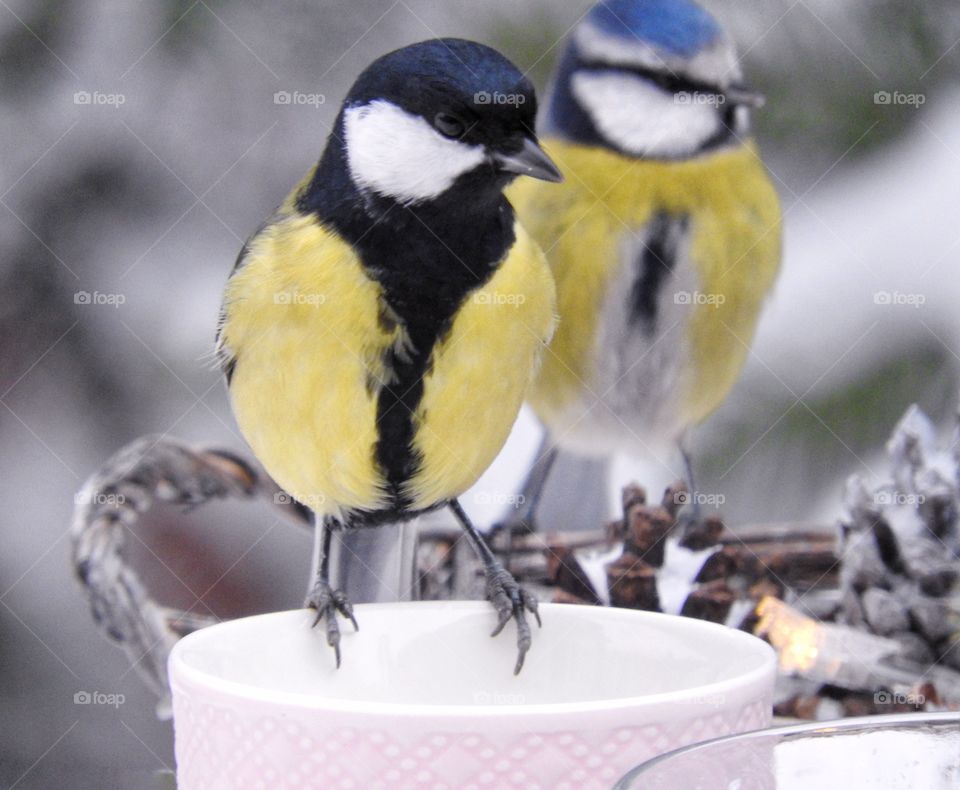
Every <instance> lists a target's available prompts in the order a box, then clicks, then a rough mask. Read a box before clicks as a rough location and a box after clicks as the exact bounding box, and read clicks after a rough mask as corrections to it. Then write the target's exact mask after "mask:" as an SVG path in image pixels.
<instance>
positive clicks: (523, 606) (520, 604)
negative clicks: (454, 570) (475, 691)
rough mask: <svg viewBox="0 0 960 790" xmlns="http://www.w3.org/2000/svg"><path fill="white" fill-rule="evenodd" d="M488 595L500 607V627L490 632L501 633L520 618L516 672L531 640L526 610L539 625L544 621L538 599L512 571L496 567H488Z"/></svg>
mask: <svg viewBox="0 0 960 790" xmlns="http://www.w3.org/2000/svg"><path fill="white" fill-rule="evenodd" d="M487 599H488V600H489V601H490V603H492V604H493V608H494V609H496V610H497V627H496V628H494V629H493V633H492V634H490V636H496V635H497V634H499V633H500V632H501V631H502V630H503V629H504V626H506V624H507V623H508V622H510V620H516V621H517V665H516V666H515V667H514V670H513V674H514V675H517V674H519V673H520V670H521V669H523V660H524V658H526V655H527V651H528V650H529V649H530V644H531V642H532V637H531V634H530V623H528V622H527V614H526V613H527V612H530V613H531V614H533V616H534V617H535V618H536V619H537V626H540V625H541V623H540V613H539V611H538V610H537V599H536V598H535V597H534V596H533V595H531V594H530V593H529V592H527V591H526V590H524V589H523V588H522V587H521V586H520V585H519V584H518V583H517V580H516V579H514V578H513V576H511V575H510V573H509V572H507V571H506V570H504V569H503V568H496V567H494V568H490V569H488V570H487Z"/></svg>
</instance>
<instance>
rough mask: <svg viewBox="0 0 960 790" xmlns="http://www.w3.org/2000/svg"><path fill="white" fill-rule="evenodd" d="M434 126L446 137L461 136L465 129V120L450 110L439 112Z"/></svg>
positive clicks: (434, 120)
mask: <svg viewBox="0 0 960 790" xmlns="http://www.w3.org/2000/svg"><path fill="white" fill-rule="evenodd" d="M433 127H434V128H435V129H436V130H437V131H438V132H440V134H442V135H443V136H444V137H460V135H462V134H463V132H464V130H465V128H466V127H465V126H464V124H463V121H461V120H460V119H459V118H457V116H456V115H451V114H450V113H448V112H439V113H437V116H436V117H435V118H434V119H433Z"/></svg>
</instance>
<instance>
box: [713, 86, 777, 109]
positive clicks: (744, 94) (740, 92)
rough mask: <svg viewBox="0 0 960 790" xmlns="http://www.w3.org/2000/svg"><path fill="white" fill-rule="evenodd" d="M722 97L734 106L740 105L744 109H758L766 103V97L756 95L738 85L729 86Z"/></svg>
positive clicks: (754, 92) (759, 94)
mask: <svg viewBox="0 0 960 790" xmlns="http://www.w3.org/2000/svg"><path fill="white" fill-rule="evenodd" d="M723 95H724V96H726V97H727V100H728V101H731V102H733V103H734V104H742V105H743V106H744V107H753V108H754V109H760V108H761V107H763V105H764V104H766V103H767V97H766V96H764V95H763V94H762V93H757V92H756V91H752V90H749V89H748V88H744V87H742V86H739V85H731V86H730V87H729V88H727V89H726V90H725V91H724V92H723Z"/></svg>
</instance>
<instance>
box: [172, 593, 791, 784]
mask: <svg viewBox="0 0 960 790" xmlns="http://www.w3.org/2000/svg"><path fill="white" fill-rule="evenodd" d="M541 614H542V617H543V628H542V629H537V628H536V626H535V625H534V635H533V636H534V639H533V647H532V649H531V650H530V653H529V654H528V656H527V660H526V665H525V666H524V668H523V671H522V672H521V673H520V675H519V676H514V675H513V665H514V661H515V658H516V644H515V639H514V636H515V632H514V628H513V625H512V624H511V625H508V626H507V628H506V629H504V632H503V633H502V634H501V635H500V636H499V637H497V638H495V639H491V638H490V636H489V633H490V631H491V630H492V628H493V626H494V624H495V620H496V618H495V616H494V614H493V611H492V609H491V608H490V607H489V605H487V604H486V603H481V602H477V603H473V602H436V603H426V602H423V603H399V604H368V605H361V606H357V607H356V616H357V620H358V621H359V623H360V628H361V630H360V632H359V633H353V632H352V630H351V628H350V626H349V624H347V625H346V627H345V628H344V629H343V632H344V633H343V645H342V649H343V666H342V667H341V668H340V669H339V670H337V669H336V668H335V666H334V659H333V654H332V651H331V650H330V648H329V647H328V646H327V644H326V637H325V634H324V632H323V629H322V628H321V629H312V628H311V627H310V625H311V623H312V619H313V614H312V612H307V611H292V612H280V613H277V614H269V615H261V616H258V617H249V618H245V619H242V620H234V621H231V622H226V623H222V624H220V625H216V626H213V627H211V628H207V629H204V630H202V631H198V632H196V633H194V634H191V635H190V636H187V637H185V638H184V639H183V640H182V641H181V642H179V643H178V644H177V645H176V646H175V647H174V650H173V652H172V654H171V656H170V681H171V685H172V688H173V712H174V727H175V733H176V757H177V779H178V788H179V790H201V789H202V790H219V789H220V788H223V790H243V788H264V790H267V789H269V790H275V789H280V788H290V790H293V789H294V788H297V790H300V789H302V788H358V789H359V788H391V790H392V788H407V787H435V788H485V787H489V788H501V787H523V788H537V787H540V788H609V787H610V786H611V785H612V784H613V782H614V781H616V779H618V778H619V777H620V776H622V775H623V774H624V773H625V772H626V771H627V770H628V769H629V768H631V767H633V766H635V765H637V764H638V763H641V762H643V761H644V760H648V759H650V758H651V757H654V756H656V755H658V754H663V753H665V752H668V751H671V750H673V749H676V748H678V747H680V746H684V745H687V744H691V743H697V742H699V741H703V740H706V739H709V738H715V737H717V736H721V735H727V734H732V733H738V732H744V731H747V730H753V729H758V728H761V727H765V726H767V725H768V724H769V722H770V716H771V698H772V693H773V681H774V673H775V657H774V653H773V651H772V650H771V649H770V647H769V646H767V645H766V644H765V643H764V642H762V641H760V640H758V639H756V638H754V637H752V636H749V635H747V634H745V633H742V632H739V631H735V630H732V629H729V628H724V627H722V626H718V625H713V624H711V623H704V622H700V621H697V620H691V619H688V618H680V617H671V616H668V615H660V614H651V613H647V612H635V611H629V610H625V609H606V608H599V607H587V606H569V605H562V606H560V605H543V606H542V607H541Z"/></svg>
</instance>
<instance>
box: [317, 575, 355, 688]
mask: <svg viewBox="0 0 960 790" xmlns="http://www.w3.org/2000/svg"><path fill="white" fill-rule="evenodd" d="M306 605H307V606H308V607H309V608H311V609H316V611H317V616H316V617H315V618H314V619H313V627H314V628H316V627H317V626H318V625H319V624H320V621H321V620H323V621H324V622H325V625H326V631H327V644H328V645H329V646H330V647H332V648H333V655H334V657H335V658H336V660H337V669H339V668H340V625H339V624H338V623H337V614H339V615H340V616H341V617H344V618H346V619H348V620H349V621H350V622H351V623H353V630H354V631H359V630H360V627H359V626H358V625H357V618H356V617H354V614H353V607H352V606H351V605H350V602H349V601H348V600H347V598H346V596H345V595H344V594H343V593H342V592H341V591H340V590H333V589H331V588H330V585H329V584H327V583H326V582H322V581H320V582H317V584H316V586H315V587H314V588H313V590H311V591H310V595H308V596H307V601H306Z"/></svg>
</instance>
